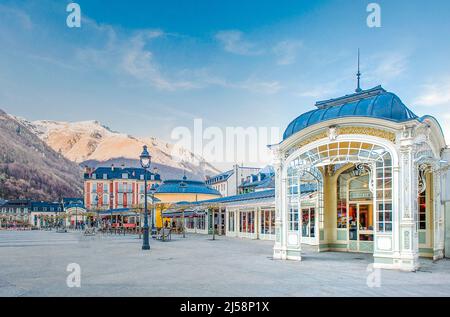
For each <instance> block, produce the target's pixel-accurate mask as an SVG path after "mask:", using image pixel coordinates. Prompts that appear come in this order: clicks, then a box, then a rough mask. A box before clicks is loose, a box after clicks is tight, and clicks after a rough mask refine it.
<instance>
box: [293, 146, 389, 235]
mask: <svg viewBox="0 0 450 317" xmlns="http://www.w3.org/2000/svg"><path fill="white" fill-rule="evenodd" d="M346 163H355V164H364V166H365V168H367V169H370V170H371V173H372V178H373V182H372V183H371V184H370V186H371V190H372V191H373V193H374V196H375V201H374V203H375V209H376V219H375V220H376V230H377V231H378V232H391V231H392V157H391V154H390V153H389V152H388V151H387V150H386V149H385V148H383V147H381V146H379V145H375V144H371V143H366V142H357V141H345V142H332V143H328V144H324V145H320V146H317V147H314V148H311V149H309V150H308V151H305V152H303V153H302V154H301V155H299V156H298V157H297V158H296V159H294V160H293V161H291V163H290V165H289V166H288V171H287V178H288V179H287V180H288V193H287V200H288V201H287V202H288V208H289V219H288V221H289V226H288V228H289V230H291V231H297V230H298V225H296V224H295V223H296V222H298V219H299V209H300V208H299V207H300V201H301V200H302V196H301V195H302V192H303V193H304V192H305V191H306V190H307V187H305V186H307V184H313V183H314V182H311V179H308V177H305V176H304V175H306V174H309V175H310V176H312V179H314V181H315V182H316V186H317V187H316V191H317V201H318V209H319V225H320V226H321V227H322V226H323V189H322V187H323V181H322V174H321V173H320V170H319V169H318V168H319V167H324V166H327V165H340V164H346ZM303 187H304V188H303Z"/></svg>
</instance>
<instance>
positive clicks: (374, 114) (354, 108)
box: [283, 86, 418, 140]
mask: <svg viewBox="0 0 450 317" xmlns="http://www.w3.org/2000/svg"><path fill="white" fill-rule="evenodd" d="M316 107H317V108H318V109H315V110H311V111H309V112H306V113H304V114H302V115H301V116H299V117H298V118H296V119H295V120H294V121H292V122H291V123H290V124H289V125H288V127H287V129H286V131H285V132H284V135H283V140H285V139H287V138H288V137H290V136H291V135H293V134H295V133H297V132H298V131H300V130H303V129H305V128H307V127H310V126H312V125H314V124H316V123H319V122H323V121H327V120H332V119H336V118H346V117H369V118H379V119H384V120H390V121H394V122H404V121H409V120H413V119H418V117H417V116H416V115H415V114H414V113H413V112H412V111H411V110H409V109H408V107H406V106H405V105H404V104H403V102H402V101H401V100H400V98H399V97H397V96H396V95H395V94H393V93H390V92H387V91H386V90H384V89H383V88H382V87H381V86H377V87H375V88H372V89H368V90H363V91H361V92H358V93H356V94H352V95H347V96H344V97H341V98H337V99H330V100H325V101H319V102H317V103H316Z"/></svg>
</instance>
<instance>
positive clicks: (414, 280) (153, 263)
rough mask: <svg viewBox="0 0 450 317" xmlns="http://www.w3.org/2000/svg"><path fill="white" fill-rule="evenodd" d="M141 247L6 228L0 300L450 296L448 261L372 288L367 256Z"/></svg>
mask: <svg viewBox="0 0 450 317" xmlns="http://www.w3.org/2000/svg"><path fill="white" fill-rule="evenodd" d="M140 247H141V241H140V240H139V239H138V238H137V236H114V235H112V236H110V235H101V234H100V235H97V236H94V237H83V236H82V234H81V233H56V232H54V231H23V232H15V231H0V266H1V268H2V269H1V270H0V296H244V297H246V296H351V297H354V296H449V295H450V260H447V259H446V260H442V261H438V262H436V263H433V262H432V261H430V260H425V259H422V260H421V262H422V268H421V269H420V270H419V271H418V272H415V273H407V272H399V271H387V270H382V271H381V275H380V287H369V286H368V284H367V277H368V275H369V274H370V272H368V271H367V267H368V265H369V264H370V263H371V255H367V254H355V253H336V252H325V253H316V252H313V251H308V250H305V251H304V253H303V257H304V260H303V261H302V262H292V261H278V260H273V259H272V258H271V255H272V247H273V242H270V241H254V240H244V239H236V238H226V237H218V238H217V240H215V241H212V240H211V236H204V235H187V237H186V238H185V239H183V238H182V237H181V236H178V235H175V236H173V239H172V241H170V242H160V241H154V240H151V247H152V249H151V251H147V252H144V251H142V250H141V249H140ZM70 263H77V264H79V265H80V267H81V287H80V288H77V287H74V288H69V287H68V286H67V284H66V279H67V276H68V275H69V274H70V272H67V271H66V269H67V266H68V264H70ZM369 280H370V279H369ZM372 284H375V286H376V283H372Z"/></svg>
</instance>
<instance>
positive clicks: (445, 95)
mask: <svg viewBox="0 0 450 317" xmlns="http://www.w3.org/2000/svg"><path fill="white" fill-rule="evenodd" d="M414 103H415V104H417V105H419V106H426V107H433V106H444V105H447V107H448V106H450V77H447V78H444V79H442V80H435V81H434V82H433V83H428V84H425V85H423V86H422V93H421V94H420V95H419V96H418V97H417V98H416V99H415V101H414Z"/></svg>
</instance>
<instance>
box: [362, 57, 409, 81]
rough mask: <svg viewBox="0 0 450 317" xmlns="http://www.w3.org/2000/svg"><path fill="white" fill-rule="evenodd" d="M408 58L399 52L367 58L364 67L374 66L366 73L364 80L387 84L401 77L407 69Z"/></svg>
mask: <svg viewBox="0 0 450 317" xmlns="http://www.w3.org/2000/svg"><path fill="white" fill-rule="evenodd" d="M408 60H409V56H408V55H407V54H405V53H400V52H389V53H383V54H375V55H373V56H371V57H369V59H368V62H367V63H364V57H363V56H362V62H363V64H366V65H376V66H375V67H374V68H373V69H370V68H369V70H368V71H367V73H368V74H367V75H368V76H365V77H366V79H368V80H370V79H373V80H374V81H376V82H382V83H387V82H389V81H391V80H392V79H395V78H397V77H399V76H400V75H402V74H403V73H404V72H405V71H406V70H407V69H408Z"/></svg>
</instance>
